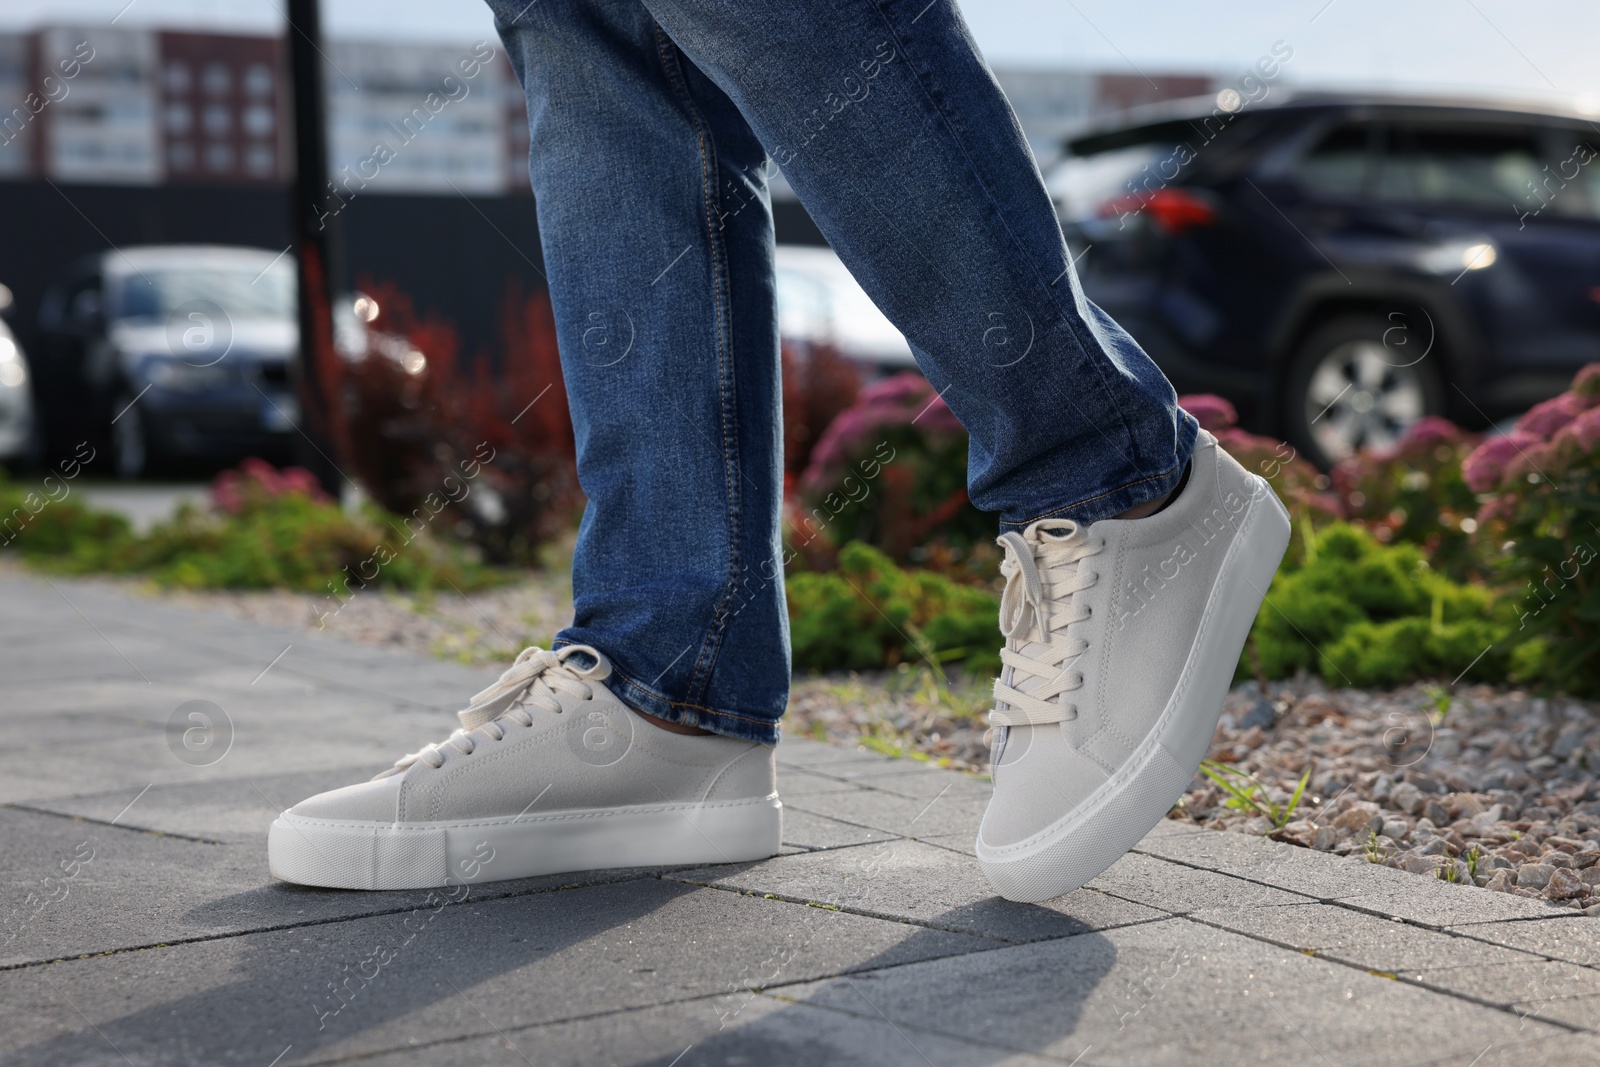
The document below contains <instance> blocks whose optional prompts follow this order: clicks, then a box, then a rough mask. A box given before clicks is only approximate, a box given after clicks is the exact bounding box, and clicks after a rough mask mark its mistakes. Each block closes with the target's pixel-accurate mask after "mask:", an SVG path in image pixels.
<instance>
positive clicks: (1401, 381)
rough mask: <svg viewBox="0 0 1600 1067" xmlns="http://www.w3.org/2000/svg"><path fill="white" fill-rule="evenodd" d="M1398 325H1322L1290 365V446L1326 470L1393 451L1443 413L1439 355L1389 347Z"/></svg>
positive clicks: (1354, 320) (1362, 320) (1366, 321)
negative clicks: (1366, 454)
mask: <svg viewBox="0 0 1600 1067" xmlns="http://www.w3.org/2000/svg"><path fill="white" fill-rule="evenodd" d="M1390 327H1391V324H1390V323H1386V322H1385V321H1384V320H1383V319H1379V318H1370V317H1366V316H1351V317H1347V318H1340V319H1335V320H1333V321H1332V322H1329V323H1327V324H1326V325H1323V326H1321V327H1319V328H1317V329H1316V330H1315V331H1313V333H1312V334H1311V336H1310V337H1308V338H1307V339H1306V341H1305V343H1304V344H1302V345H1301V346H1300V348H1299V350H1298V351H1297V352H1296V353H1295V356H1294V359H1293V361H1292V362H1291V364H1290V367H1289V374H1288V383H1287V389H1286V390H1285V395H1284V413H1285V416H1286V417H1285V423H1286V427H1285V428H1286V430H1287V436H1288V438H1289V443H1290V444H1292V445H1294V446H1295V447H1296V448H1298V449H1299V450H1300V451H1301V453H1302V454H1303V455H1305V456H1306V458H1307V459H1309V460H1311V461H1312V462H1313V463H1315V464H1317V465H1318V466H1319V467H1323V468H1326V467H1328V466H1331V465H1332V464H1333V463H1336V462H1338V461H1339V460H1341V459H1344V458H1345V457H1346V456H1349V455H1351V454H1352V453H1354V452H1355V451H1356V450H1357V449H1360V448H1367V449H1381V448H1388V447H1390V446H1392V445H1394V444H1395V443H1396V442H1397V441H1399V440H1400V438H1401V436H1402V435H1403V434H1404V433H1405V432H1406V430H1407V429H1408V428H1409V427H1410V426H1411V424H1412V423H1414V422H1416V421H1417V420H1418V419H1420V418H1422V417H1423V416H1424V415H1440V414H1443V412H1444V385H1443V382H1442V380H1441V379H1440V376H1439V369H1438V364H1437V356H1432V357H1430V356H1429V355H1428V354H1423V355H1422V356H1421V357H1420V358H1419V357H1417V356H1416V355H1415V354H1413V353H1412V351H1410V350H1409V349H1406V350H1401V349H1399V348H1392V347H1390V346H1389V345H1387V344H1386V343H1385V337H1386V336H1388V332H1389V331H1390Z"/></svg>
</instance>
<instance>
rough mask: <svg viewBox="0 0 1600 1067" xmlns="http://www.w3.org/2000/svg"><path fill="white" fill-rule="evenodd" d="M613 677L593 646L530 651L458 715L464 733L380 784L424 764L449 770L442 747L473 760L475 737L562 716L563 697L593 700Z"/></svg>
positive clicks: (400, 764)
mask: <svg viewBox="0 0 1600 1067" xmlns="http://www.w3.org/2000/svg"><path fill="white" fill-rule="evenodd" d="M578 654H582V655H586V656H588V657H589V658H590V659H591V660H593V661H594V662H593V664H592V665H591V666H588V667H584V666H580V665H579V664H576V663H571V662H569V661H570V660H571V659H572V657H573V656H574V655H578ZM610 673H611V664H610V663H608V662H607V661H606V658H605V657H604V656H602V655H600V653H599V652H597V651H596V650H595V649H593V648H591V647H589V646H588V645H567V646H566V647H564V648H562V649H560V650H559V651H551V650H548V649H543V648H538V647H534V648H525V649H523V650H522V652H521V653H520V654H519V655H518V656H517V658H516V659H515V660H513V661H512V663H511V666H510V667H508V668H506V671H505V673H504V674H502V675H500V680H499V681H497V682H495V683H494V684H493V685H491V686H489V688H487V689H485V690H483V691H482V692H480V693H478V694H476V695H475V696H474V697H473V698H472V702H471V703H470V704H468V705H467V707H466V708H465V709H464V710H462V711H458V712H456V715H457V717H458V718H460V720H461V727H460V728H459V729H458V730H456V731H455V732H454V733H452V734H451V735H450V736H449V737H447V738H445V740H444V741H443V742H441V743H440V744H432V745H424V746H423V747H422V748H421V749H419V750H418V751H416V752H412V753H410V754H409V755H405V756H402V757H400V759H398V760H396V761H395V765H394V766H393V767H391V768H389V769H388V770H386V771H384V772H383V773H382V774H380V775H378V777H379V778H387V777H388V776H389V775H391V774H399V773H400V772H401V771H404V770H406V769H407V768H408V767H410V766H411V765H412V764H413V763H416V762H417V761H418V760H421V761H422V762H423V763H426V764H427V765H428V766H430V767H440V766H443V764H444V756H443V755H441V754H440V747H441V744H442V745H448V746H450V747H451V748H453V749H455V750H456V751H457V752H460V753H462V754H464V755H471V753H472V751H473V749H474V748H476V747H477V742H476V741H474V740H473V739H472V738H471V737H470V736H468V735H470V734H471V733H472V732H473V731H474V730H480V729H481V730H482V731H483V732H484V733H486V734H488V735H489V737H490V738H491V739H493V740H495V741H499V740H500V739H501V738H503V737H505V729H504V728H503V727H502V726H501V725H500V722H499V720H501V719H510V720H511V721H512V722H514V723H516V724H518V725H519V726H532V725H533V716H532V715H530V714H528V710H527V709H528V708H529V707H537V708H540V709H542V710H544V711H550V712H554V713H556V714H557V715H559V714H561V699H560V694H562V693H566V694H567V695H568V696H575V697H578V698H579V699H580V700H582V699H587V698H588V697H589V696H591V695H592V694H593V692H594V689H593V687H592V686H591V685H590V684H589V683H590V682H598V681H600V680H601V679H603V678H605V677H606V676H607V675H609V674H610Z"/></svg>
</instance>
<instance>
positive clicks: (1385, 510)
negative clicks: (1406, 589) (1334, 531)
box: [1332, 415, 1484, 581]
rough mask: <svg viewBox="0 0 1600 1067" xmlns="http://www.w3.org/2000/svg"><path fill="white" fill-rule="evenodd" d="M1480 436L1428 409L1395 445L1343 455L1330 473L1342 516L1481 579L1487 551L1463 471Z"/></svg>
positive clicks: (1442, 566)
mask: <svg viewBox="0 0 1600 1067" xmlns="http://www.w3.org/2000/svg"><path fill="white" fill-rule="evenodd" d="M1478 441H1479V436H1478V435H1477V434H1469V433H1467V432H1466V431H1464V430H1462V429H1460V428H1459V427H1457V426H1456V425H1455V424H1454V423H1452V422H1449V421H1448V420H1446V419H1441V418H1437V417H1434V416H1431V415H1430V416H1427V417H1425V418H1422V419H1419V420H1417V421H1416V422H1415V423H1413V424H1412V425H1411V427H1410V428H1409V429H1408V430H1407V431H1406V432H1405V434H1404V436H1402V437H1401V438H1400V440H1399V441H1398V442H1397V443H1396V444H1395V446H1394V447H1393V448H1389V449H1384V450H1382V451H1365V450H1363V451H1360V452H1358V453H1356V454H1355V455H1353V456H1351V457H1349V458H1348V459H1344V460H1341V461H1340V462H1339V463H1337V464H1336V465H1335V466H1334V468H1333V471H1332V477H1333V488H1334V493H1335V495H1336V496H1337V497H1338V499H1339V502H1340V504H1341V506H1342V507H1343V509H1344V514H1345V517H1346V518H1347V519H1349V520H1350V521H1352V522H1356V523H1359V524H1360V525H1361V526H1363V527H1365V528H1366V530H1367V531H1368V532H1369V533H1371V534H1372V535H1373V536H1374V537H1375V538H1377V539H1378V540H1379V541H1380V542H1383V543H1385V544H1388V543H1391V542H1409V543H1411V544H1414V545H1418V546H1420V547H1421V548H1422V549H1423V550H1424V552H1425V553H1426V555H1427V557H1428V560H1429V562H1430V564H1431V565H1432V567H1433V568H1434V569H1435V570H1437V571H1441V572H1443V573H1444V574H1446V575H1448V576H1449V577H1451V578H1454V579H1455V580H1457V581H1465V580H1468V579H1471V578H1478V577H1482V576H1483V573H1484V557H1483V554H1482V553H1481V552H1479V551H1478V548H1477V545H1478V542H1477V541H1476V540H1475V539H1474V537H1473V534H1474V532H1475V531H1476V530H1477V527H1478V519H1477V512H1478V498H1477V495H1476V493H1475V491H1474V490H1473V489H1472V488H1471V487H1470V486H1469V485H1468V484H1467V481H1466V479H1465V478H1464V477H1463V475H1462V464H1463V463H1464V462H1465V461H1466V459H1467V456H1468V455H1469V454H1470V453H1471V452H1472V451H1473V449H1474V448H1475V447H1476V446H1477V444H1478Z"/></svg>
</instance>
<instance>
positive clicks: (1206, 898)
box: [1089, 852, 1311, 915]
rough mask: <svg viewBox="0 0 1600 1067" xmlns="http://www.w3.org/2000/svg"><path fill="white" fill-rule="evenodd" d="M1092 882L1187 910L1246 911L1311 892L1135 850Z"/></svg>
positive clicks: (1175, 910)
mask: <svg viewBox="0 0 1600 1067" xmlns="http://www.w3.org/2000/svg"><path fill="white" fill-rule="evenodd" d="M1089 888H1091V889H1097V890H1099V891H1100V892H1102V893H1109V894H1111V895H1112V896H1115V897H1120V898H1122V899H1123V900H1132V901H1137V902H1139V903H1141V904H1148V905H1150V906H1152V907H1156V908H1160V909H1161V910H1163V911H1165V912H1168V913H1170V914H1175V915H1182V914H1185V913H1188V912H1199V911H1216V910H1224V911H1240V912H1243V911H1246V910H1248V909H1252V908H1263V907H1280V906H1283V905H1285V904H1305V903H1308V902H1310V900H1311V898H1310V897H1307V896H1303V895H1302V894H1300V893H1290V892H1287V891H1286V890H1282V889H1275V888H1273V887H1272V886H1266V885H1262V884H1261V883H1260V882H1251V881H1246V880H1245V879H1243V878H1234V877H1233V876H1231V875H1227V874H1222V873H1220V872H1218V871H1207V870H1202V869H1199V868H1196V867H1187V866H1184V865H1183V864H1181V863H1171V862H1169V861H1167V860H1163V859H1157V858H1156V857H1154V856H1148V855H1143V854H1141V853H1137V852H1134V853H1130V854H1128V855H1126V856H1123V857H1122V858H1121V859H1119V860H1117V862H1115V863H1113V864H1112V865H1111V866H1110V867H1109V868H1107V870H1106V871H1105V873H1104V874H1101V875H1100V876H1099V877H1097V878H1094V879H1092V880H1091V881H1090V882H1089Z"/></svg>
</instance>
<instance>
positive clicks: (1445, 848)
mask: <svg viewBox="0 0 1600 1067" xmlns="http://www.w3.org/2000/svg"><path fill="white" fill-rule="evenodd" d="M1412 851H1413V852H1414V853H1416V854H1417V855H1419V856H1448V855H1449V854H1450V845H1449V844H1448V843H1447V842H1446V841H1445V839H1444V838H1442V837H1430V838H1428V840H1427V841H1424V842H1423V843H1422V844H1420V845H1418V846H1417V847H1416V848H1415V849H1413V850H1412Z"/></svg>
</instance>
